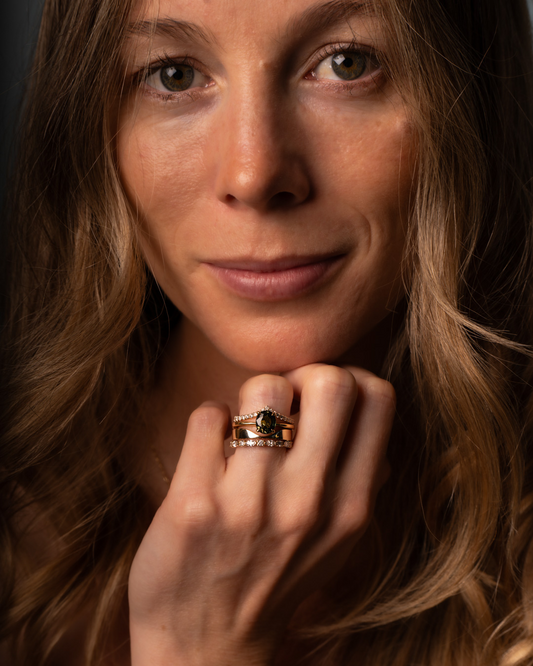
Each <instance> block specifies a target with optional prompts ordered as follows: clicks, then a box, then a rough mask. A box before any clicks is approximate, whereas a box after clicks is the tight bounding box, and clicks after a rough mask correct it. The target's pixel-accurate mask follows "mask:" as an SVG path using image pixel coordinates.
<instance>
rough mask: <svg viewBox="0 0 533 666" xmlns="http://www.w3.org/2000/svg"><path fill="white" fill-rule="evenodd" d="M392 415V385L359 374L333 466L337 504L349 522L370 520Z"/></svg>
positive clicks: (383, 474)
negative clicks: (356, 392) (354, 402)
mask: <svg viewBox="0 0 533 666" xmlns="http://www.w3.org/2000/svg"><path fill="white" fill-rule="evenodd" d="M395 413H396V395H395V392H394V388H393V387H392V385H391V384H390V383H389V382H387V381H385V380H383V379H379V378H378V377H376V376H374V375H371V374H370V373H369V374H368V375H367V376H366V377H365V376H362V375H360V376H359V396H358V399H357V405H356V407H355V410H354V414H353V418H352V419H351V421H350V425H349V428H348V432H347V434H346V439H345V445H344V447H343V449H342V452H341V454H340V456H339V460H338V463H337V479H338V481H337V484H338V486H337V487H338V492H337V501H338V503H339V505H340V506H341V507H343V508H342V511H343V512H345V513H347V516H348V519H349V520H350V519H351V520H354V519H355V520H357V515H359V518H360V519H361V518H363V517H364V515H366V516H367V518H368V519H369V518H370V516H371V514H372V511H373V504H374V501H375V498H376V495H377V492H378V490H379V488H380V487H381V486H382V485H383V483H384V482H385V480H386V479H387V477H388V474H389V466H388V462H387V459H386V452H387V445H388V441H389V437H390V433H391V429H392V425H393V421H394V416H395ZM350 516H351V518H350Z"/></svg>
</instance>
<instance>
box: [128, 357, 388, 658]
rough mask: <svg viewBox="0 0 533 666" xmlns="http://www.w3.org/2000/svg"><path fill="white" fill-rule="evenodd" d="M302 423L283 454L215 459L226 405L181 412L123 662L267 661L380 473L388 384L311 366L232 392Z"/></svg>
mask: <svg viewBox="0 0 533 666" xmlns="http://www.w3.org/2000/svg"><path fill="white" fill-rule="evenodd" d="M293 393H294V394H296V396H297V397H298V398H299V399H300V420H299V424H298V428H297V433H296V436H295V441H294V447H293V448H292V449H291V450H286V449H272V448H245V449H237V450H236V451H235V455H233V456H231V457H230V458H227V459H226V458H225V456H224V447H223V440H224V437H225V434H226V431H227V427H228V418H229V412H228V409H227V407H225V406H223V405H220V404H218V403H205V404H204V405H202V406H201V407H200V408H199V409H197V410H196V411H195V412H193V414H192V415H191V417H190V419H189V425H188V430H187V435H186V438H185V442H184V446H183V451H182V454H181V457H180V460H179V463H178V466H177V469H176V473H175V475H174V478H173V480H172V484H171V487H170V490H169V493H168V495H167V497H166V499H165V500H164V502H163V504H162V505H161V507H160V508H159V510H158V511H157V513H156V515H155V517H154V520H153V522H152V524H151V525H150V527H149V529H148V531H147V532H146V535H145V538H144V539H143V542H142V543H141V546H140V548H139V550H138V552H137V555H136V556H135V559H134V562H133V566H132V569H131V575H130V582H129V599H130V634H131V650H132V666H148V665H149V666H159V665H161V666H162V665H163V664H164V665H165V666H181V665H183V666H213V665H214V664H217V666H229V665H231V666H237V665H238V664H246V665H247V666H253V665H254V664H258V665H265V664H270V663H272V661H273V659H274V657H275V654H276V651H277V649H278V647H279V645H280V643H281V641H282V639H283V634H284V629H285V627H286V625H287V623H288V622H289V620H290V618H291V616H292V615H293V614H294V612H295V610H296V608H297V607H298V606H299V604H300V603H301V602H302V601H303V600H304V599H305V598H306V597H307V596H309V595H310V594H311V593H313V592H315V591H316V590H317V589H319V588H320V587H322V586H323V585H324V584H325V583H326V582H327V581H328V580H329V579H330V578H331V577H333V576H334V575H335V574H336V573H337V572H338V571H339V570H340V569H341V568H342V566H343V564H344V563H345V562H346V559H347V558H348V555H349V554H350V552H351V551H352V549H353V548H354V546H355V544H356V542H357V541H358V539H359V538H360V537H361V535H362V534H363V532H364V530H365V528H366V526H367V525H368V522H369V520H370V518H371V516H372V511H373V505H374V500H375V497H376V494H377V492H378V490H379V488H380V486H381V485H382V484H383V483H384V481H385V479H386V477H387V473H388V472H387V463H386V461H385V450H386V446H387V441H388V438H389V434H390V428H391V425H392V420H393V417H394V411H395V399H394V390H393V388H392V386H391V385H390V384H389V383H388V382H385V381H383V380H381V379H378V378H377V377H375V376H374V375H372V374H371V373H369V372H367V371H364V370H360V369H356V368H348V369H341V368H338V367H335V366H328V365H320V364H316V365H309V366H306V367H303V368H299V369H298V370H294V371H292V372H290V373H288V374H287V375H285V376H283V377H279V376H273V375H262V376H258V377H254V378H252V379H250V380H249V381H247V382H246V383H245V384H244V385H243V387H242V389H241V395H240V400H241V405H240V413H241V414H245V413H249V412H253V411H256V410H257V409H261V407H263V406H264V405H266V404H268V405H269V406H271V407H273V408H274V409H275V410H276V411H278V412H281V413H282V414H289V410H290V406H291V403H292V400H293Z"/></svg>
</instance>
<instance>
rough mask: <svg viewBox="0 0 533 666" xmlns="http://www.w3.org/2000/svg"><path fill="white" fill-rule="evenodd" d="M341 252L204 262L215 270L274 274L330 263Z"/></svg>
mask: <svg viewBox="0 0 533 666" xmlns="http://www.w3.org/2000/svg"><path fill="white" fill-rule="evenodd" d="M341 254H342V253H341V252H332V253H330V254H320V255H306V256H296V255H293V256H289V257H278V258H276V259H252V258H240V259H220V260H213V261H206V262H205V263H207V264H211V265H212V266H216V267H217V268H226V269H229V270H239V271H250V272H252V273H275V272H279V271H288V270H290V269H291V268H299V267H300V266H307V265H309V264H318V263H320V262H322V261H331V260H332V259H337V258H339V257H340V256H341Z"/></svg>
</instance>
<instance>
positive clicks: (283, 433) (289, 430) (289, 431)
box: [233, 424, 294, 442]
mask: <svg viewBox="0 0 533 666" xmlns="http://www.w3.org/2000/svg"><path fill="white" fill-rule="evenodd" d="M280 425H281V424H278V425H277V429H276V430H275V431H274V432H271V433H268V439H275V440H278V441H284V442H291V441H292V440H293V439H294V426H290V427H286V428H280V427H279V426H280ZM261 438H263V439H264V438H265V435H264V434H263V433H260V432H257V431H255V430H250V429H249V428H244V427H243V426H242V425H238V426H233V439H261Z"/></svg>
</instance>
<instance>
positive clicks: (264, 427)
mask: <svg viewBox="0 0 533 666" xmlns="http://www.w3.org/2000/svg"><path fill="white" fill-rule="evenodd" d="M255 423H256V425H257V431H258V432H260V433H261V434H262V435H270V433H271V432H274V430H275V428H276V417H275V415H274V414H273V413H272V412H267V411H265V412H259V414H258V415H257V418H256V420H255Z"/></svg>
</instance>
